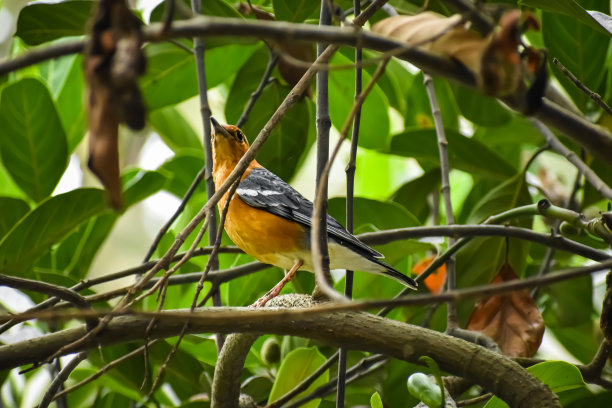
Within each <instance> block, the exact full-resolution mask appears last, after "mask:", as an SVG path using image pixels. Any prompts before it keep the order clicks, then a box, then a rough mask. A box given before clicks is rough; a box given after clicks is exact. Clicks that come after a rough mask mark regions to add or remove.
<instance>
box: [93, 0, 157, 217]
mask: <svg viewBox="0 0 612 408" xmlns="http://www.w3.org/2000/svg"><path fill="white" fill-rule="evenodd" d="M141 46H142V33H141V23H140V21H139V20H138V19H137V18H136V17H135V16H134V15H133V14H132V13H131V11H130V10H129V8H128V7H127V4H126V2H125V0H101V1H100V3H99V5H98V10H97V13H96V15H95V17H94V19H93V22H92V24H91V30H90V38H89V43H88V45H87V50H86V58H85V75H86V79H87V82H88V83H89V161H88V166H89V168H90V169H91V171H92V172H93V173H94V174H95V175H96V176H97V177H98V178H99V179H100V181H101V182H102V184H103V185H104V187H105V188H106V191H107V193H108V197H109V201H110V204H111V205H112V206H113V208H115V209H120V208H121V207H122V202H123V200H122V194H121V180H120V178H119V151H118V140H117V138H118V135H119V124H121V123H125V124H126V125H128V126H129V127H130V128H131V129H134V130H140V129H142V128H143V127H144V125H145V116H146V110H145V106H144V102H143V100H142V95H141V93H140V89H139V88H138V77H139V76H140V75H142V74H143V73H144V71H145V65H146V62H145V57H144V53H143V52H142V50H141Z"/></svg>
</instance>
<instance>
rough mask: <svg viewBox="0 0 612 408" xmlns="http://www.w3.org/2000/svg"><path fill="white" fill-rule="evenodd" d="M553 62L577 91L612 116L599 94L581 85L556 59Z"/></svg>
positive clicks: (611, 109)
mask: <svg viewBox="0 0 612 408" xmlns="http://www.w3.org/2000/svg"><path fill="white" fill-rule="evenodd" d="M552 60H553V62H554V63H555V65H556V66H557V67H559V69H560V70H561V72H563V74H564V75H565V76H566V77H567V78H568V79H569V80H570V81H572V82H573V83H574V85H576V87H577V88H578V89H580V90H581V91H582V92H584V93H585V94H586V95H587V96H588V97H589V98H591V99H592V100H594V101H595V103H597V104H598V105H599V106H601V107H602V108H603V110H605V111H606V112H608V114H610V115H612V108H610V106H609V105H608V104H607V103H605V102H604V101H603V99H601V96H599V94H598V93H597V92H593V91H591V90H590V89H589V88H588V87H587V86H586V85H585V84H583V83H582V82H581V81H580V80H579V79H578V78H576V76H575V75H574V74H572V73H571V71H570V70H569V69H567V68H566V67H565V66H564V65H563V64H562V63H561V61H559V60H558V59H557V58H554V57H553V59H552Z"/></svg>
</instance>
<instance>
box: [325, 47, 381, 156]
mask: <svg viewBox="0 0 612 408" xmlns="http://www.w3.org/2000/svg"><path fill="white" fill-rule="evenodd" d="M331 63H332V65H333V64H341V65H345V64H351V63H352V61H351V60H350V59H349V58H347V57H345V56H344V55H342V54H339V53H336V54H335V55H334V57H333V58H332V61H331ZM369 81H370V74H368V73H367V72H366V71H364V72H363V83H364V87H365V86H366V85H365V84H367V83H368V82H369ZM354 95H355V72H354V70H333V71H330V73H329V100H330V103H329V117H330V119H331V121H332V125H333V126H334V127H335V128H336V129H338V130H341V129H342V127H343V126H344V122H345V121H346V118H347V116H348V114H349V112H350V111H351V109H352V107H353V104H354V102H355V99H354V98H355V97H354ZM387 105H388V102H387V97H386V96H385V94H384V93H383V91H382V90H381V89H380V87H379V86H378V85H374V88H373V89H372V91H371V92H370V93H369V94H368V96H367V98H366V100H365V102H364V104H363V106H362V111H363V113H362V115H361V124H360V128H359V146H361V147H365V148H367V149H384V148H386V147H387V146H388V144H389V139H390V137H389V136H390V135H389V129H390V124H389V113H388V111H387Z"/></svg>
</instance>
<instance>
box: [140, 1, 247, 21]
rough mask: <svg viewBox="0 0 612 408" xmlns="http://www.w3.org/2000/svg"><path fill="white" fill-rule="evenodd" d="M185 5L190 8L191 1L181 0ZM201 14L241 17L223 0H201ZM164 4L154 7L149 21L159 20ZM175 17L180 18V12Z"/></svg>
mask: <svg viewBox="0 0 612 408" xmlns="http://www.w3.org/2000/svg"><path fill="white" fill-rule="evenodd" d="M183 2H184V3H185V6H186V7H187V8H189V9H191V1H190V0H183ZM200 3H201V7H202V14H203V15H205V16H218V17H235V18H241V17H242V16H241V15H240V13H238V11H237V10H236V9H235V8H234V7H232V6H231V5H230V4H229V3H227V2H225V1H223V0H202V1H201V2H200ZM165 7H166V4H165V3H164V2H161V3H159V4H158V5H157V6H156V7H155V9H154V10H153V11H152V12H151V21H161V20H162V18H163V16H164V12H165ZM174 16H175V19H180V18H181V17H182V16H181V15H180V13H176V12H175V13H174Z"/></svg>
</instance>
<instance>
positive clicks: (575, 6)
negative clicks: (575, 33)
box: [518, 0, 610, 35]
mask: <svg viewBox="0 0 612 408" xmlns="http://www.w3.org/2000/svg"><path fill="white" fill-rule="evenodd" d="M585 3H586V2H585V1H580V4H579V3H578V2H576V1H574V0H519V1H518V4H519V5H522V6H529V7H536V8H539V9H542V10H544V11H549V12H551V13H559V14H563V15H566V16H568V17H571V18H572V19H575V20H578V21H581V22H582V23H583V24H586V25H588V26H589V27H590V28H591V29H593V30H597V31H599V32H600V33H602V34H608V35H609V34H610V31H609V28H606V27H605V26H604V25H603V24H601V22H600V21H599V20H598V19H596V18H594V17H593V16H592V15H590V14H589V13H588V12H587V11H586V10H585V8H586V9H589V10H592V9H593V7H592V6H590V5H589V6H587V5H586V4H585ZM604 3H607V2H601V1H600V2H599V4H604ZM581 4H582V6H583V7H585V8H583V7H581Z"/></svg>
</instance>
